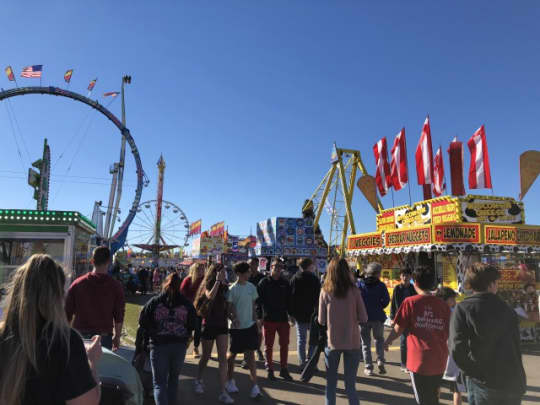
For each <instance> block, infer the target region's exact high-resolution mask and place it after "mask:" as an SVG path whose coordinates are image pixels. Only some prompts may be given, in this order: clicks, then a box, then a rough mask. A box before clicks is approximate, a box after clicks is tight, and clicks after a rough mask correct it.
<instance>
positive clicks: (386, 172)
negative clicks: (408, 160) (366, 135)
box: [373, 137, 392, 196]
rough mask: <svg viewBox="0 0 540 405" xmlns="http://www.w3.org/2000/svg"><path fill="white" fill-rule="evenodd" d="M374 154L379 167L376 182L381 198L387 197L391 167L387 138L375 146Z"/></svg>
mask: <svg viewBox="0 0 540 405" xmlns="http://www.w3.org/2000/svg"><path fill="white" fill-rule="evenodd" d="M373 154H374V155H375V164H376V165H377V173H376V175H375V181H376V183H377V187H378V188H379V193H381V196H384V195H386V193H387V192H388V188H389V187H392V185H391V184H390V167H389V166H388V150H387V147H386V137H384V138H382V139H381V140H380V141H379V142H377V143H376V144H375V145H374V146H373Z"/></svg>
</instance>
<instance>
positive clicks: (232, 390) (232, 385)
mask: <svg viewBox="0 0 540 405" xmlns="http://www.w3.org/2000/svg"><path fill="white" fill-rule="evenodd" d="M225 390H226V391H227V392H228V393H229V394H236V393H237V392H239V390H238V387H237V386H236V382H234V380H229V381H227V382H226V383H225Z"/></svg>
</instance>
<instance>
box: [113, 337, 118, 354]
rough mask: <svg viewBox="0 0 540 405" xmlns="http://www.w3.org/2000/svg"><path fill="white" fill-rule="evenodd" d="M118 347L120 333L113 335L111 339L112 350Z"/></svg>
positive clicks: (114, 350)
mask: <svg viewBox="0 0 540 405" xmlns="http://www.w3.org/2000/svg"><path fill="white" fill-rule="evenodd" d="M119 347H120V335H118V336H115V337H113V340H112V351H113V352H116V351H117V350H118V348H119Z"/></svg>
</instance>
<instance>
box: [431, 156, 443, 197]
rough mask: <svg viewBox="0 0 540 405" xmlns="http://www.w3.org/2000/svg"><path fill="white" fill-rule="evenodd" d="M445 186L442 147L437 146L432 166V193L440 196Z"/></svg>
mask: <svg viewBox="0 0 540 405" xmlns="http://www.w3.org/2000/svg"><path fill="white" fill-rule="evenodd" d="M445 188H446V184H445V182H444V163H443V155H442V149H441V147H439V149H437V153H435V167H434V168H433V194H435V197H440V196H441V195H442V193H444V189H445Z"/></svg>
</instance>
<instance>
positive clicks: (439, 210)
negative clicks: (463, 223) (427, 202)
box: [431, 198, 461, 225]
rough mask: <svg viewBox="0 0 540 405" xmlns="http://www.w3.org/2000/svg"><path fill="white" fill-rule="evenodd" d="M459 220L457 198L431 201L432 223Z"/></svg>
mask: <svg viewBox="0 0 540 405" xmlns="http://www.w3.org/2000/svg"><path fill="white" fill-rule="evenodd" d="M460 220H461V216H460V212H459V201H458V200H457V198H451V199H450V198H448V199H446V198H445V199H441V200H437V201H433V202H432V203H431V222H432V223H433V224H435V225H437V224H447V223H456V222H460Z"/></svg>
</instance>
